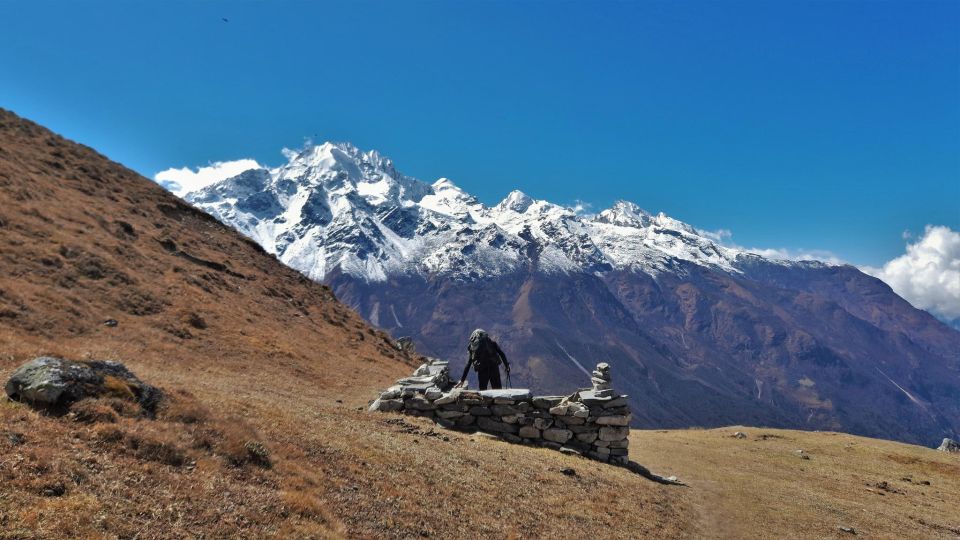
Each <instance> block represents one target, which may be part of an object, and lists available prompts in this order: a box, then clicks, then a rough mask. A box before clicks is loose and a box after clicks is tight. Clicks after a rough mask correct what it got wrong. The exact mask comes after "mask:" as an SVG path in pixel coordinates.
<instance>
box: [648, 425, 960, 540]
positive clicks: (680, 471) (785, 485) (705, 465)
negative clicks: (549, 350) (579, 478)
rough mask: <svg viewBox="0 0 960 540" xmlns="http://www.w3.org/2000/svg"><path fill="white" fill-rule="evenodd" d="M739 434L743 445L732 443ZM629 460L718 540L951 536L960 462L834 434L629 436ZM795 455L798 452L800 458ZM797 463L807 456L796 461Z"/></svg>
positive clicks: (957, 519) (956, 524)
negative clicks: (676, 481) (665, 479)
mask: <svg viewBox="0 0 960 540" xmlns="http://www.w3.org/2000/svg"><path fill="white" fill-rule="evenodd" d="M736 431H743V432H745V433H746V434H747V435H748V436H747V438H746V439H736V438H734V437H732V436H731V435H732V434H733V433H734V432H736ZM632 437H633V441H632V444H633V447H632V448H631V457H632V458H633V459H635V460H638V461H642V462H643V463H645V464H646V465H648V466H650V467H652V468H654V469H657V470H659V471H661V472H664V473H669V474H677V475H679V476H681V477H682V479H683V480H685V481H687V482H688V483H689V484H690V489H687V490H684V497H685V499H686V500H687V501H688V502H689V503H690V504H691V505H692V506H693V507H694V509H695V514H694V515H695V516H696V519H697V521H698V523H699V524H700V528H701V531H702V532H703V534H704V535H705V536H711V537H717V538H834V537H836V538H849V537H850V535H849V533H844V532H841V531H840V527H852V528H854V529H855V530H856V531H857V534H858V536H859V537H868V538H957V537H960V513H958V512H957V501H960V458H958V457H957V456H956V455H948V454H944V453H941V452H937V451H935V450H932V449H929V448H923V447H919V446H913V445H909V444H902V443H896V442H891V441H883V440H877V439H867V438H863V437H855V436H852V435H846V434H842V433H832V432H803V431H791V430H779V429H761V428H749V427H742V426H735V427H730V428H724V429H713V430H697V431H692V430H689V431H688V430H678V431H634V432H633V434H632ZM798 450H803V452H802V453H799V452H798ZM803 456H807V459H804V458H803Z"/></svg>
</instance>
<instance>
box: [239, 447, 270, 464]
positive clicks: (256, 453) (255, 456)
mask: <svg viewBox="0 0 960 540" xmlns="http://www.w3.org/2000/svg"><path fill="white" fill-rule="evenodd" d="M243 447H244V448H246V450H247V460H248V461H249V462H250V463H253V464H254V465H258V466H260V467H264V468H270V465H271V463H270V450H268V449H267V447H266V446H264V444H263V443H262V442H260V441H247V442H246V443H244V445H243Z"/></svg>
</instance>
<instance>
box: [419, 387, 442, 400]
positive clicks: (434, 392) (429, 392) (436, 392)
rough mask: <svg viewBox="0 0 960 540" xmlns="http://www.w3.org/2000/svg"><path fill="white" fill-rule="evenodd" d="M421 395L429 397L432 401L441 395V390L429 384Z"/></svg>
mask: <svg viewBox="0 0 960 540" xmlns="http://www.w3.org/2000/svg"><path fill="white" fill-rule="evenodd" d="M423 397H425V398H427V399H429V400H430V401H434V400H436V399H439V398H441V397H443V392H441V391H440V389H439V388H437V387H436V386H431V387H430V388H427V389H426V391H424V392H423Z"/></svg>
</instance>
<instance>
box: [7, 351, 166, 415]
mask: <svg viewBox="0 0 960 540" xmlns="http://www.w3.org/2000/svg"><path fill="white" fill-rule="evenodd" d="M5 390H6V392H7V396H9V398H10V399H12V400H15V401H21V402H24V403H27V404H28V405H31V406H33V407H36V408H40V409H45V410H47V411H50V412H53V413H60V412H65V411H66V409H67V408H68V407H69V406H70V405H71V404H72V403H74V402H76V401H79V400H81V399H84V398H95V397H117V398H122V399H127V400H130V401H135V402H137V403H138V404H139V405H140V407H141V408H142V409H143V410H144V412H146V413H148V414H153V412H154V411H155V409H156V407H157V404H158V403H159V402H160V399H161V397H162V395H163V394H162V393H161V391H160V390H159V389H158V388H156V387H153V386H150V385H149V384H146V383H144V382H143V381H141V380H140V379H138V378H137V377H136V375H134V374H133V373H131V372H130V370H128V369H127V368H126V367H125V366H124V365H123V364H121V363H119V362H111V361H99V360H95V361H83V362H75V361H72V360H64V359H62V358H55V357H52V356H41V357H39V358H35V359H34V360H32V361H30V362H28V363H26V364H24V365H22V366H20V367H19V368H18V369H17V370H16V371H14V372H13V375H11V376H10V379H9V380H8V381H7V384H6V386H5Z"/></svg>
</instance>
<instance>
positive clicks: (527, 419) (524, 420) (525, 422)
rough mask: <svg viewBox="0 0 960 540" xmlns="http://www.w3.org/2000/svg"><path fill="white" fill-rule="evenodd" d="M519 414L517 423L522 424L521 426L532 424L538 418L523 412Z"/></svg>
mask: <svg viewBox="0 0 960 540" xmlns="http://www.w3.org/2000/svg"><path fill="white" fill-rule="evenodd" d="M517 416H518V418H517V423H518V424H520V425H521V426H532V425H533V423H534V422H536V421H537V419H536V418H531V417H529V416H526V415H523V414H519V415H517Z"/></svg>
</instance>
